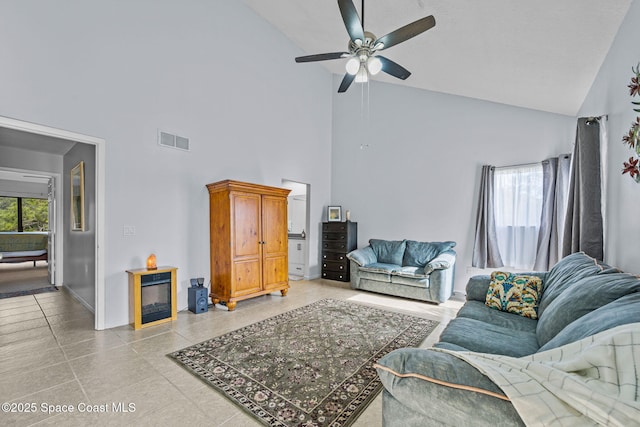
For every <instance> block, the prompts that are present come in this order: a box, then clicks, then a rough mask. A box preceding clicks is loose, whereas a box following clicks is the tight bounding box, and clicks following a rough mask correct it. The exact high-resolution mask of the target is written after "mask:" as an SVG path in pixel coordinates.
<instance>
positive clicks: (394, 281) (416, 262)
mask: <svg viewBox="0 0 640 427" xmlns="http://www.w3.org/2000/svg"><path fill="white" fill-rule="evenodd" d="M455 245H456V243H455V242H451V241H447V242H418V241H415V240H381V239H371V240H369V245H368V246H365V247H364V248H360V249H356V250H355V251H352V252H350V253H349V254H347V258H348V259H349V262H350V263H351V264H350V272H351V287H352V288H353V289H360V290H364V291H370V292H377V293H381V294H387V295H394V296H399V297H404V298H411V299H416V300H420V301H428V302H434V303H443V302H445V301H447V300H448V299H449V298H450V297H451V295H452V293H453V277H454V271H455V263H456V253H455V251H454V250H453V247H454V246H455Z"/></svg>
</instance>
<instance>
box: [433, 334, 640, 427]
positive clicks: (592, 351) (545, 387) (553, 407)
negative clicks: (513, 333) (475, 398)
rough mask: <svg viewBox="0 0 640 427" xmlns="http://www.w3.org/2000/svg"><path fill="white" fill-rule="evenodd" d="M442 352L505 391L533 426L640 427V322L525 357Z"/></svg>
mask: <svg viewBox="0 0 640 427" xmlns="http://www.w3.org/2000/svg"><path fill="white" fill-rule="evenodd" d="M439 350H440V351H444V352H447V353H450V354H452V355H454V356H456V357H459V358H460V359H463V360H465V361H466V362H467V363H469V364H471V365H473V366H474V367H476V368H477V369H478V370H480V371H481V372H482V373H484V374H485V375H487V376H488V377H489V378H490V379H491V380H492V381H493V382H495V383H496V384H497V385H498V386H500V388H501V389H502V390H503V391H504V392H505V394H506V395H507V396H508V397H509V399H510V400H511V402H512V403H513V406H514V407H515V409H516V410H517V411H518V414H519V415H520V417H521V418H522V420H523V421H524V422H525V424H526V425H527V426H545V427H546V426H580V427H582V426H591V425H606V426H625V427H626V426H633V425H640V396H639V393H640V389H639V386H640V381H639V377H640V323H632V324H628V325H622V326H618V327H616V328H613V329H610V330H607V331H604V332H601V333H599V334H596V335H593V336H591V337H587V338H585V339H583V340H580V341H576V342H573V343H571V344H567V345H564V346H562V347H558V348H555V349H552V350H548V351H544V352H540V353H536V354H533V355H531V356H526V357H522V358H514V357H508V356H502V355H495V354H484V353H473V352H455V351H447V350H442V349H439Z"/></svg>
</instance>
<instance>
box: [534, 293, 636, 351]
mask: <svg viewBox="0 0 640 427" xmlns="http://www.w3.org/2000/svg"><path fill="white" fill-rule="evenodd" d="M638 307H640V293H637V292H636V293H633V294H629V295H625V296H623V297H620V298H618V299H617V300H615V301H612V302H610V303H609V304H605V305H603V306H602V307H600V308H598V309H596V310H593V311H592V312H590V313H587V314H585V315H584V316H582V317H581V318H579V319H577V320H575V321H573V322H571V323H570V324H568V325H567V326H566V327H565V328H564V329H563V330H561V331H560V332H559V333H558V334H557V335H556V336H555V337H553V338H552V339H551V340H549V341H548V342H547V343H546V344H545V345H543V346H542V347H540V350H538V351H545V350H550V349H552V348H556V347H560V346H562V345H565V344H569V343H572V342H574V341H578V340H581V339H583V338H586V337H589V336H591V335H595V334H597V333H599V332H602V331H606V330H607V329H611V328H615V327H616V326H620V325H625V324H627V323H640V310H638Z"/></svg>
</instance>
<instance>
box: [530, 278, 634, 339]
mask: <svg viewBox="0 0 640 427" xmlns="http://www.w3.org/2000/svg"><path fill="white" fill-rule="evenodd" d="M636 292H640V279H638V278H637V277H635V276H632V275H630V274H627V273H608V274H601V275H596V276H591V277H585V278H582V279H580V280H578V281H576V282H575V283H573V284H572V285H571V286H569V287H568V288H566V289H565V291H564V292H562V293H561V294H560V295H558V296H557V297H556V298H555V299H554V300H553V302H552V303H551V304H549V305H548V306H547V309H546V310H545V312H544V315H542V316H540V319H539V320H538V326H537V330H536V334H537V336H538V343H539V344H540V346H543V345H545V344H547V343H548V342H549V341H551V340H552V339H553V338H554V337H555V336H556V335H558V333H559V332H560V331H562V330H563V329H564V328H565V327H566V326H567V325H569V324H570V323H571V322H573V321H575V320H576V319H579V318H581V317H582V316H584V315H586V314H587V313H590V312H592V311H594V310H596V309H598V308H600V307H602V306H604V305H606V304H608V303H610V302H611V301H615V300H617V299H618V298H620V297H623V296H625V295H629V294H633V293H636ZM620 315H621V316H622V315H623V314H622V313H620Z"/></svg>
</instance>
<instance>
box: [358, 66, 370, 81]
mask: <svg viewBox="0 0 640 427" xmlns="http://www.w3.org/2000/svg"><path fill="white" fill-rule="evenodd" d="M368 81H369V73H368V72H367V68H366V67H365V66H364V64H363V65H362V66H361V67H360V69H359V70H358V74H356V83H366V82H368Z"/></svg>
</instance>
